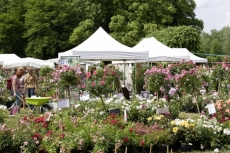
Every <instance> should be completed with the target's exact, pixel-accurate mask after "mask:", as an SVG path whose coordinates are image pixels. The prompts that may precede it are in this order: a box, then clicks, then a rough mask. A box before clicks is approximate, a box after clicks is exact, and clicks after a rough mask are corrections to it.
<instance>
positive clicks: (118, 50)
mask: <svg viewBox="0 0 230 153" xmlns="http://www.w3.org/2000/svg"><path fill="white" fill-rule="evenodd" d="M61 56H80V60H85V61H95V60H97V61H99V60H107V61H112V60H120V61H121V60H122V61H125V60H137V59H148V51H147V50H146V49H142V48H141V49H133V48H131V47H128V46H125V45H123V44H121V43H119V42H118V41H116V40H115V39H114V38H112V37H111V36H110V35H109V34H108V33H107V32H106V31H105V30H104V29H102V28H101V27H100V28H99V29H98V30H97V31H96V32H95V33H93V34H92V35H91V36H90V37H89V38H88V39H87V40H85V41H84V42H83V43H81V44H80V45H78V46H77V47H75V48H73V49H71V50H69V51H66V52H63V53H59V54H58V57H59V58H60V57H61Z"/></svg>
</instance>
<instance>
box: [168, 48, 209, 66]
mask: <svg viewBox="0 0 230 153" xmlns="http://www.w3.org/2000/svg"><path fill="white" fill-rule="evenodd" d="M172 49H173V50H175V51H178V52H184V53H188V54H189V57H190V60H192V61H193V62H194V63H207V62H208V60H207V59H206V58H201V57H198V56H196V55H194V54H193V53H191V52H190V51H188V49H187V48H172Z"/></svg>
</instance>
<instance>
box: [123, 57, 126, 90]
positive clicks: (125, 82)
mask: <svg viewBox="0 0 230 153" xmlns="http://www.w3.org/2000/svg"><path fill="white" fill-rule="evenodd" d="M125 64H126V63H125V60H124V74H123V79H124V87H126V79H125V76H126V75H125V73H126V71H125Z"/></svg>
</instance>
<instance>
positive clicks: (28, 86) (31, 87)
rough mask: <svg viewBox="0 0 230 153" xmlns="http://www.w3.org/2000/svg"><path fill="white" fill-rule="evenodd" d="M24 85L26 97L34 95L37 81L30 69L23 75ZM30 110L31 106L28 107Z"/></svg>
mask: <svg viewBox="0 0 230 153" xmlns="http://www.w3.org/2000/svg"><path fill="white" fill-rule="evenodd" d="M24 83H25V84H24V93H26V91H27V94H28V97H31V96H33V95H35V93H36V89H37V87H38V79H37V77H36V75H35V74H34V73H33V70H32V69H31V68H29V69H28V73H27V74H26V75H25V79H24ZM30 108H31V109H33V106H30Z"/></svg>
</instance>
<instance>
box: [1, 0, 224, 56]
mask: <svg viewBox="0 0 230 153" xmlns="http://www.w3.org/2000/svg"><path fill="white" fill-rule="evenodd" d="M195 7H196V5H195V2H194V0H189V1H186V0H182V1H175V0H174V1H170V0H166V1H158V0H150V1H149V0H144V1H141V0H138V1H132V0H127V1H122V0H112V1H111V0H110V1H109V0H100V1H99V0H95V1H91V0H73V1H69V0H56V1H50V0H43V1H36V0H14V1H10V0H4V1H1V2H0V33H1V36H0V52H2V53H16V54H17V55H19V56H20V57H25V56H31V57H35V58H42V59H48V58H54V57H57V54H58V53H59V52H63V51H66V50H69V49H71V48H73V47H74V46H76V45H79V44H80V43H81V42H83V41H84V40H85V39H86V38H87V37H88V36H89V35H91V34H92V33H93V32H94V31H95V30H96V29H97V28H98V27H100V26H101V27H103V28H104V29H105V30H106V31H107V32H108V33H110V34H111V35H112V36H113V37H114V38H115V39H117V40H118V41H120V42H121V43H124V44H125V45H128V46H134V45H135V44H136V43H137V42H138V41H139V40H140V39H141V38H143V37H146V36H147V35H149V34H151V33H152V32H153V31H155V30H157V29H158V30H159V29H160V28H166V27H168V26H173V27H174V26H178V25H185V26H192V27H194V28H196V29H197V30H198V31H200V30H201V29H202V28H203V23H202V21H200V20H198V19H196V18H195V12H194V10H195ZM152 10H154V11H152ZM226 38H228V36H226ZM68 40H69V41H68ZM189 43H190V42H189ZM226 43H227V41H226ZM194 46H196V44H194Z"/></svg>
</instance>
